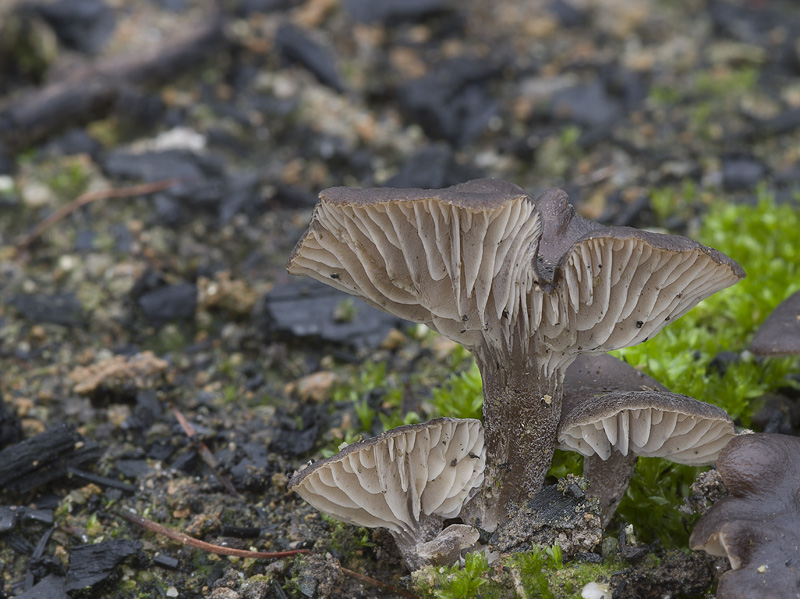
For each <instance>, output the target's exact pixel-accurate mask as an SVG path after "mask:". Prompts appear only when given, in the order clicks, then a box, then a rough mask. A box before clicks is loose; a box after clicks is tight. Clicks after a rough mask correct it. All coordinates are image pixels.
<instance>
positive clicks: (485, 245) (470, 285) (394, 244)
mask: <svg viewBox="0 0 800 599" xmlns="http://www.w3.org/2000/svg"><path fill="white" fill-rule="evenodd" d="M540 233H541V225H540V221H539V218H538V216H536V215H535V209H534V204H533V202H532V201H531V199H530V197H528V195H527V194H526V193H525V192H524V191H523V190H522V189H520V188H519V187H517V186H516V185H513V184H511V183H506V182H504V181H499V180H495V179H480V180H476V181H470V182H468V183H463V184H461V185H456V186H454V187H450V188H447V189H442V190H424V189H385V188H374V189H354V188H348V187H334V188H331V189H326V190H324V191H323V192H322V193H320V203H319V204H318V206H317V208H316V210H315V212H314V217H313V219H312V222H311V225H310V227H309V229H308V231H307V232H306V233H305V235H304V236H303V237H302V238H301V239H300V241H299V242H298V244H297V246H296V247H295V249H294V251H293V252H292V254H291V256H290V257H289V262H288V265H287V267H288V270H289V272H290V273H292V274H297V275H302V274H305V275H308V276H310V277H313V278H316V279H318V280H320V281H323V282H325V283H327V284H329V285H332V286H333V287H336V288H338V289H341V290H342V291H345V292H347V293H351V294H353V295H358V296H359V297H362V298H363V299H364V300H365V301H366V302H368V303H370V304H372V305H374V306H375V307H377V308H379V309H381V310H384V311H386V312H389V313H390V314H394V315H396V316H399V317H401V318H405V319H407V320H411V321H413V322H420V323H425V324H427V325H428V326H430V327H431V328H433V329H435V330H437V331H439V332H440V333H442V334H443V335H445V336H447V337H449V338H450V339H453V340H454V341H457V342H458V343H461V344H462V345H464V346H465V347H467V348H474V347H475V346H477V345H479V344H480V343H481V342H482V340H483V338H484V336H488V337H490V338H492V339H493V343H502V341H501V339H503V338H505V340H506V342H508V328H509V327H508V326H507V325H506V326H501V325H500V320H501V319H502V318H505V319H506V321H508V320H510V319H516V316H517V313H518V312H519V310H520V309H521V308H522V304H521V297H522V294H523V293H524V291H525V290H526V289H528V288H530V285H531V282H532V281H531V279H532V274H533V273H532V272H531V264H530V261H531V252H532V249H531V248H532V246H534V245H535V243H536V241H537V239H538V237H539V235H540ZM504 333H505V335H504Z"/></svg>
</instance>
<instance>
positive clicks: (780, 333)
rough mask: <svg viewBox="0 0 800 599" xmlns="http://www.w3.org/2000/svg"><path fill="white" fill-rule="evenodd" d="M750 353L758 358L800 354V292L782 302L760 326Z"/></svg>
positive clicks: (751, 344)
mask: <svg viewBox="0 0 800 599" xmlns="http://www.w3.org/2000/svg"><path fill="white" fill-rule="evenodd" d="M750 351H752V352H753V353H754V354H756V355H759V356H795V355H798V354H800V291H798V292H796V293H794V294H792V295H790V296H789V297H787V298H786V299H785V300H783V301H782V302H781V303H780V304H779V305H778V307H777V308H775V310H774V311H773V312H772V314H770V315H769V316H768V317H767V319H766V320H765V321H764V322H763V323H762V324H761V326H760V327H759V329H758V331H756V334H755V335H754V336H753V341H752V342H751V343H750Z"/></svg>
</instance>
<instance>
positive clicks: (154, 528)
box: [117, 510, 419, 599]
mask: <svg viewBox="0 0 800 599" xmlns="http://www.w3.org/2000/svg"><path fill="white" fill-rule="evenodd" d="M117 513H118V514H119V516H120V517H121V518H124V519H125V520H127V521H128V522H132V523H134V524H137V525H138V526H141V527H142V528H145V529H147V530H149V531H151V532H154V533H156V534H160V535H164V536H165V537H168V538H170V539H172V540H173V541H178V542H179V543H182V544H184V545H188V546H190V547H194V548H195V549H200V550H202V551H208V552H209V553H216V554H219V555H233V556H235V557H244V558H247V557H251V558H255V559H276V558H279V557H291V556H293V555H301V554H303V555H311V551H309V550H308V549H292V550H290V551H275V552H271V553H270V552H266V551H247V550H245V549H233V548H232V547H222V546H221V545H214V544H212V543H206V542H205V541H201V540H200V539H195V538H194V537H190V536H189V535H187V534H184V533H182V532H178V531H176V530H172V529H171V528H167V527H166V526H164V525H163V524H158V523H157V522H153V521H152V520H148V519H147V518H143V517H142V516H139V515H138V514H135V513H133V512H129V511H126V510H119V511H118V512H117ZM339 569H340V570H341V571H342V573H343V574H347V575H348V576H351V577H352V578H355V579H356V580H360V581H362V582H366V583H367V584H370V585H372V586H375V587H378V588H381V589H386V590H387V591H391V592H392V593H395V594H396V595H400V596H401V597H408V598H409V599H419V597H417V596H416V595H414V594H413V593H411V592H409V591H407V590H405V589H401V588H400V587H396V586H394V585H391V584H388V583H385V582H381V581H380V580H376V579H375V578H372V577H370V576H367V575H366V574H361V573H359V572H356V571H354V570H350V569H349V568H345V567H344V566H342V565H341V564H340V565H339Z"/></svg>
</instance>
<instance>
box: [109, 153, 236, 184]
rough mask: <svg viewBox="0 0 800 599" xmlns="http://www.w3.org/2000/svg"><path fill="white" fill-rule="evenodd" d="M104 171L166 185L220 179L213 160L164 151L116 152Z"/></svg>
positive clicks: (117, 176)
mask: <svg viewBox="0 0 800 599" xmlns="http://www.w3.org/2000/svg"><path fill="white" fill-rule="evenodd" d="M103 169H104V170H105V172H106V174H107V175H108V176H110V177H113V178H120V179H141V180H143V181H162V180H164V179H173V178H176V179H185V180H198V179H204V178H205V177H206V175H210V176H215V175H219V174H220V172H219V165H218V164H217V163H216V162H215V160H214V159H213V158H210V157H207V156H203V155H201V154H197V153H195V152H192V151H190V150H161V151H152V152H140V153H134V152H129V151H127V150H114V151H112V152H110V153H109V155H108V157H107V158H106V160H105V162H104V163H103Z"/></svg>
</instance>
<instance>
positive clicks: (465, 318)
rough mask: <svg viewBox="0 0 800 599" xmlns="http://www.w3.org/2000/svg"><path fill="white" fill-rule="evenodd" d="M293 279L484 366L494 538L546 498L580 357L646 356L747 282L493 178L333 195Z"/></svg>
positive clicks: (487, 493) (677, 247) (700, 258)
mask: <svg viewBox="0 0 800 599" xmlns="http://www.w3.org/2000/svg"><path fill="white" fill-rule="evenodd" d="M287 267H288V270H289V272H290V273H292V274H305V275H309V276H311V277H313V278H316V279H318V280H320V281H324V282H326V283H328V284H330V285H333V286H334V287H337V288H338V289H341V290H343V291H346V292H347V293H351V294H354V295H357V296H359V297H361V298H362V299H364V300H365V301H367V302H368V303H371V304H372V305H374V306H376V307H378V308H380V309H382V310H384V311H386V312H389V313H391V314H394V315H397V316H400V317H402V318H406V319H408V320H411V321H414V322H418V323H424V324H426V325H428V326H429V327H431V328H432V329H434V330H436V331H439V332H440V333H442V334H443V335H445V336H446V337H449V338H450V339H452V340H454V341H456V342H458V343H461V344H462V345H464V346H465V347H466V348H467V349H469V350H470V351H472V352H473V353H474V355H475V357H476V360H477V362H478V366H479V368H480V370H481V376H482V378H483V385H484V406H483V417H484V424H485V427H486V444H487V473H486V478H487V481H486V484H485V485H484V496H483V500H484V505H485V506H487V509H488V510H489V511H487V512H486V513H485V519H484V521H483V523H482V524H483V526H484V527H485V528H489V529H491V528H492V527H494V526H495V525H496V524H497V522H499V521H500V520H502V519H503V518H504V517H505V515H506V514H505V510H506V508H508V507H511V506H512V505H513V504H519V503H522V502H523V501H524V500H525V499H526V498H528V497H529V496H531V495H532V494H534V493H536V492H537V491H539V489H540V488H541V486H542V483H543V481H544V477H545V474H546V472H547V469H548V467H549V465H550V461H551V459H552V453H553V448H554V446H555V441H556V429H557V426H558V422H559V418H560V415H561V394H562V389H561V383H562V380H563V376H564V371H565V370H566V368H567V367H568V366H569V364H570V363H571V362H572V360H574V359H575V357H576V356H577V355H578V354H580V353H593V352H605V351H610V350H612V349H618V348H621V347H625V346H628V345H633V344H636V343H640V342H641V341H645V340H646V339H649V338H650V337H652V336H653V335H655V334H656V333H657V332H658V331H659V330H660V329H661V328H662V327H663V326H665V325H666V324H667V323H668V322H670V321H671V320H674V319H675V318H678V317H679V316H681V315H683V314H684V313H686V312H687V311H688V310H689V309H690V308H691V307H692V306H694V305H695V304H696V303H697V302H699V301H700V300H701V299H703V298H705V297H707V296H708V295H711V294H712V293H714V292H716V291H718V290H720V289H723V288H724V287H727V286H729V285H732V284H733V283H735V282H736V281H738V280H739V279H741V278H742V277H743V276H744V272H743V271H742V269H741V267H739V265H738V264H736V263H735V262H733V261H732V260H730V259H729V258H727V257H726V256H724V255H723V254H721V253H719V252H717V251H715V250H712V249H709V248H706V247H704V246H702V245H700V244H698V243H697V242H695V241H692V240H689V239H686V238H684V237H677V236H671V235H662V234H657V233H650V232H645V231H638V230H636V229H630V228H627V227H606V226H603V225H599V224H596V223H592V222H589V221H587V220H585V219H583V218H581V217H580V216H577V215H576V214H575V212H574V210H573V208H572V206H570V205H569V203H568V198H567V194H566V193H565V192H563V191H561V190H559V189H551V190H548V191H546V192H544V193H543V194H542V195H541V196H539V198H537V200H536V201H533V200H532V199H531V197H530V196H528V195H527V194H526V193H525V192H524V191H523V190H522V189H520V188H519V187H517V186H516V185H513V184H511V183H506V182H503V181H498V180H494V179H479V180H475V181H470V182H467V183H463V184H460V185H456V186H454V187H450V188H447V189H442V190H422V189H352V188H346V187H335V188H332V189H328V190H325V191H323V192H322V193H321V194H320V203H319V204H318V205H317V208H316V210H315V212H314V216H313V218H312V222H311V224H310V226H309V229H308V231H307V232H306V233H305V234H304V235H303V237H302V238H301V239H300V241H299V242H298V244H297V246H296V247H295V249H294V251H293V252H292V254H291V256H290V258H289V262H288V265H287Z"/></svg>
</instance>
